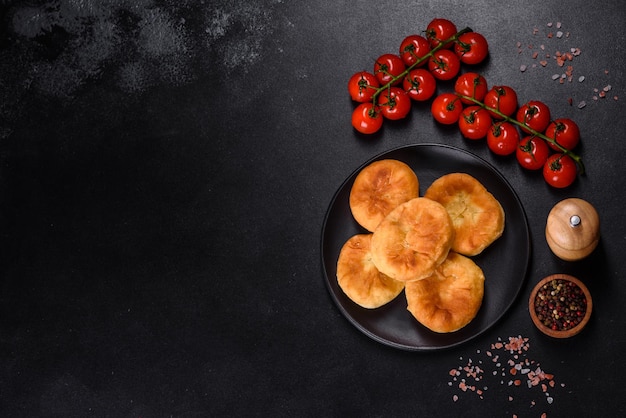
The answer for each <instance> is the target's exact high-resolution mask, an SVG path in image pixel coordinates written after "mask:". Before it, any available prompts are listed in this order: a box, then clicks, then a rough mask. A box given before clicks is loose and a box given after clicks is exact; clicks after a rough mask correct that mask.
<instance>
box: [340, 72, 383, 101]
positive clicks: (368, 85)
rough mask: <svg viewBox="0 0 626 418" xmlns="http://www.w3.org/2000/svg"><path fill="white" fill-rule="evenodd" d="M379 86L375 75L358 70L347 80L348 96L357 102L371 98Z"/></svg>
mask: <svg viewBox="0 0 626 418" xmlns="http://www.w3.org/2000/svg"><path fill="white" fill-rule="evenodd" d="M379 86H380V84H379V83H378V79H377V78H376V76H375V75H374V74H372V73H368V72H367V71H361V72H358V73H356V74H354V75H353V76H352V77H350V80H348V92H350V97H351V98H352V100H354V101H356V102H359V103H364V102H369V101H370V100H372V96H373V95H374V93H376V90H377V89H378V87H379Z"/></svg>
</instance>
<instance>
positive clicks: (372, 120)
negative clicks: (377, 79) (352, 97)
mask: <svg viewBox="0 0 626 418" xmlns="http://www.w3.org/2000/svg"><path fill="white" fill-rule="evenodd" d="M352 126H353V127H354V129H356V130H357V131H359V132H361V133H364V134H373V133H375V132H377V131H378V130H379V129H380V128H381V127H382V126H383V116H382V115H381V114H380V109H379V108H378V106H374V104H373V103H371V102H367V103H361V104H360V105H358V106H357V107H356V108H355V109H354V111H353V112H352Z"/></svg>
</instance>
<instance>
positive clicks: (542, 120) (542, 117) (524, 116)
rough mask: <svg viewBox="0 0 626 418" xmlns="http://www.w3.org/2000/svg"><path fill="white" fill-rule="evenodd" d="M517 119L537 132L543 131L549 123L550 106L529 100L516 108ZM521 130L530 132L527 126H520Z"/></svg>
mask: <svg viewBox="0 0 626 418" xmlns="http://www.w3.org/2000/svg"><path fill="white" fill-rule="evenodd" d="M516 118H517V121H518V122H522V123H524V124H526V126H528V127H529V128H531V129H534V130H535V131H537V132H543V131H545V130H546V128H547V127H548V124H549V123H550V108H549V107H548V106H547V105H546V104H545V103H543V102H540V101H538V100H531V101H530V102H528V103H526V104H524V105H522V106H520V108H519V109H518V110H517V117H516ZM521 129H522V131H524V132H526V133H531V132H530V131H529V130H528V129H527V128H525V127H522V128H521Z"/></svg>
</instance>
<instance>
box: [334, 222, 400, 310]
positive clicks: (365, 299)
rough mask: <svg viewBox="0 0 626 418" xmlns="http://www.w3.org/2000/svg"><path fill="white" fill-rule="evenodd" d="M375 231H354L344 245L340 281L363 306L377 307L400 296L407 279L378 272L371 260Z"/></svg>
mask: <svg viewBox="0 0 626 418" xmlns="http://www.w3.org/2000/svg"><path fill="white" fill-rule="evenodd" d="M371 240H372V234H358V235H354V236H353V237H351V238H350V239H348V241H346V243H345V244H344V245H343V247H342V248H341V252H340V253H339V260H338V261H337V282H338V283H339V287H341V289H342V290H343V292H344V293H345V294H346V295H347V296H348V297H349V298H350V299H352V301H354V302H355V303H357V304H359V305H361V306H362V307H364V308H368V309H374V308H378V307H380V306H382V305H384V304H386V303H388V302H390V301H392V300H393V299H395V297H396V296H398V295H399V294H400V293H401V292H402V290H403V289H404V283H402V282H398V281H396V280H393V279H392V278H390V277H388V276H386V275H384V274H383V273H381V272H379V271H378V269H377V268H376V266H375V265H374V263H373V262H372V255H371V252H370V243H371Z"/></svg>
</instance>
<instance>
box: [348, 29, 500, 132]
mask: <svg viewBox="0 0 626 418" xmlns="http://www.w3.org/2000/svg"><path fill="white" fill-rule="evenodd" d="M424 34H425V36H421V35H410V36H407V37H406V38H405V39H404V40H403V41H402V42H401V44H400V50H399V53H398V54H391V53H386V54H383V55H381V56H380V57H378V58H377V59H376V61H375V62H374V68H373V72H368V71H360V72H358V73H356V74H354V75H353V76H352V77H350V80H349V81H348V91H349V92H350V96H351V97H352V99H353V100H354V101H356V102H359V103H360V104H359V105H358V106H357V107H356V108H355V109H354V111H353V113H352V126H354V128H355V129H356V130H357V131H359V132H361V133H365V134H372V133H375V132H377V131H378V130H380V128H381V127H382V125H383V119H391V120H397V119H402V118H404V117H406V116H407V115H408V113H409V111H410V110H411V101H412V100H415V101H427V100H429V99H430V98H431V97H432V96H433V95H434V94H435V90H436V88H437V81H436V80H452V79H453V78H454V77H456V76H457V75H458V74H459V72H460V70H461V63H465V64H478V63H480V62H482V61H483V60H484V59H485V58H486V57H487V54H488V50H489V48H488V44H487V40H486V39H485V37H484V36H482V35H481V34H479V33H477V32H472V31H470V30H469V29H464V30H462V31H460V32H459V31H457V28H456V25H455V24H454V23H452V22H451V21H449V20H447V19H434V20H432V21H431V22H430V23H429V24H428V26H427V27H426V31H425V33H424Z"/></svg>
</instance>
